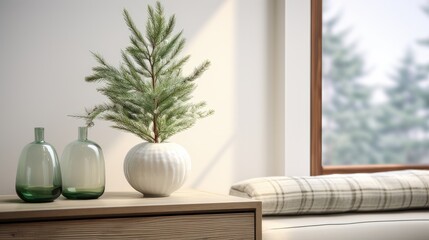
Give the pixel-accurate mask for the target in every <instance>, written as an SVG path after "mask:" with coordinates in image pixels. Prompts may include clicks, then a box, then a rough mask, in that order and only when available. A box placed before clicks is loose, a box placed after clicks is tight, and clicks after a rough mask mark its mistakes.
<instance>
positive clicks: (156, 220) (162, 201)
mask: <svg viewBox="0 0 429 240" xmlns="http://www.w3.org/2000/svg"><path fill="white" fill-rule="evenodd" d="M91 231H93V232H91ZM157 232H159V233H157ZM162 232H164V233H165V238H164V235H162V234H164V233H162ZM58 234H63V235H61V238H66V239H71V238H73V237H76V236H80V237H82V236H83V235H79V234H84V235H85V236H89V238H90V239H93V238H94V237H95V236H102V237H100V238H103V239H105V238H116V239H118V238H121V239H122V238H125V237H130V238H139V237H144V239H167V238H169V239H261V238H262V232H261V202H258V201H253V200H249V199H243V198H237V197H232V196H224V195H218V194H212V193H206V192H200V191H194V190H182V191H178V192H176V193H173V194H172V195H171V196H170V197H165V198H145V197H143V196H142V195H141V194H139V193H106V194H104V195H103V196H102V197H101V198H100V199H96V200H66V199H64V198H60V199H58V200H56V201H54V202H51V203H39V204H30V203H24V202H22V201H21V200H19V198H18V197H17V196H0V239H3V238H12V237H14V236H15V237H16V239H34V238H36V237H40V238H39V239H47V238H49V239H52V238H57V236H58ZM122 234H125V236H123V235H122ZM221 234H223V235H221ZM227 236H229V237H227ZM249 236H251V237H249ZM87 238H88V237H87Z"/></svg>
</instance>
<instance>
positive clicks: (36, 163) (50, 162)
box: [15, 128, 61, 202]
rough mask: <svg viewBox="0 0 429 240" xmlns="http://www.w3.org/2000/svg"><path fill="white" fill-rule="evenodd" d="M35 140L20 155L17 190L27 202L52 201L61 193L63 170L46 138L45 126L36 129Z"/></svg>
mask: <svg viewBox="0 0 429 240" xmlns="http://www.w3.org/2000/svg"><path fill="white" fill-rule="evenodd" d="M34 134H35V140H34V142H32V143H29V144H27V145H26V146H25V147H24V149H23V150H22V152H21V156H20V157H19V163H18V170H17V173H16V182H15V190H16V193H17V194H18V196H19V197H20V198H21V199H22V200H24V201H26V202H51V201H54V200H55V199H56V198H58V197H59V196H60V195H61V170H60V165H59V161H58V156H57V153H56V152H55V149H54V147H53V146H52V145H50V144H49V143H47V142H45V140H44V128H35V129H34Z"/></svg>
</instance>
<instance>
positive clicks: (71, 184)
mask: <svg viewBox="0 0 429 240" xmlns="http://www.w3.org/2000/svg"><path fill="white" fill-rule="evenodd" d="M61 172H62V177H63V192H62V193H63V196H64V197H66V198H68V199H94V198H98V197H100V196H101V195H103V193H104V186H105V171H104V157H103V151H102V150H101V148H100V146H98V144H96V143H95V142H92V141H90V140H88V128H87V127H79V136H78V140H76V141H74V142H71V143H69V144H68V145H67V146H66V147H65V149H64V152H63V155H62V156H61Z"/></svg>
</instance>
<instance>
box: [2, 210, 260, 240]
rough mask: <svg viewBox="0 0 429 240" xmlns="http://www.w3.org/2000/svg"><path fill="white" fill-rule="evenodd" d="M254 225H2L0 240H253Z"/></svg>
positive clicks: (190, 220) (231, 221)
mask: <svg viewBox="0 0 429 240" xmlns="http://www.w3.org/2000/svg"><path fill="white" fill-rule="evenodd" d="M253 221H254V215H253V214H252V213H233V214H194V215H176V216H152V217H144V218H138V217H137V218H107V219H97V220H88V219H87V220H64V221H55V222H49V221H48V222H35V223H12V224H2V225H0V239H10V238H12V239H13V238H14V239H160V240H161V239H169V240H171V239H178V240H179V239H254V236H255V232H254V231H255V230H254V222H253ZM118 237H120V238H118Z"/></svg>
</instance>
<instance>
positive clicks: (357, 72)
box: [322, 0, 429, 166]
mask: <svg viewBox="0 0 429 240" xmlns="http://www.w3.org/2000/svg"><path fill="white" fill-rule="evenodd" d="M322 163H323V165H328V166H329V165H367V164H429V1H427V0H397V1H391V0H328V1H326V0H325V1H323V28H322Z"/></svg>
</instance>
